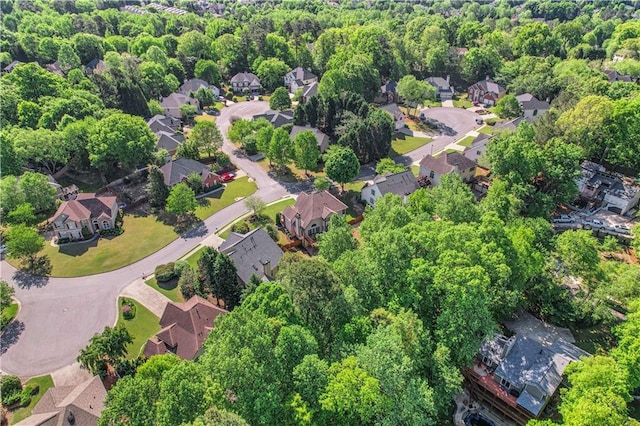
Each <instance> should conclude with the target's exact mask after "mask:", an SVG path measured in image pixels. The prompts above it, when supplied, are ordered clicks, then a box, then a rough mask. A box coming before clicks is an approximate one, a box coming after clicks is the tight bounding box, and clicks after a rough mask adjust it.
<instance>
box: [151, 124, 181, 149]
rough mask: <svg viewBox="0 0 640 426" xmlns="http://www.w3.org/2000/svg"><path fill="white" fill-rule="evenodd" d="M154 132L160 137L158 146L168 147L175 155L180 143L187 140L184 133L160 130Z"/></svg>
mask: <svg viewBox="0 0 640 426" xmlns="http://www.w3.org/2000/svg"><path fill="white" fill-rule="evenodd" d="M154 134H155V135H156V137H157V138H158V142H157V143H156V146H157V147H158V148H159V149H166V150H167V151H168V152H169V155H174V154H175V153H176V150H177V149H178V147H179V146H180V144H181V143H182V142H184V141H185V137H184V135H182V134H180V133H175V132H166V131H163V130H160V131H158V132H155V133H154Z"/></svg>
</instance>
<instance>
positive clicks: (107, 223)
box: [102, 220, 111, 229]
mask: <svg viewBox="0 0 640 426" xmlns="http://www.w3.org/2000/svg"><path fill="white" fill-rule="evenodd" d="M102 229H111V225H110V224H109V222H107V221H106V220H103V221H102Z"/></svg>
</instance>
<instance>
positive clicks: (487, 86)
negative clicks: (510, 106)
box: [476, 77, 506, 94]
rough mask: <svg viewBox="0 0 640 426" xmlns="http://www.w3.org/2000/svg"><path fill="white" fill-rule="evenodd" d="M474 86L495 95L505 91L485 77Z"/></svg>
mask: <svg viewBox="0 0 640 426" xmlns="http://www.w3.org/2000/svg"><path fill="white" fill-rule="evenodd" d="M476 85H478V86H480V87H481V88H482V90H483V91H485V92H491V93H495V94H500V93H504V92H506V89H505V88H504V87H502V86H500V85H499V84H498V83H496V82H494V81H493V80H491V79H490V78H489V77H487V78H486V79H484V80H480V81H479V82H477V83H476Z"/></svg>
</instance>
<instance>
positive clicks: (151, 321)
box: [117, 298, 160, 359]
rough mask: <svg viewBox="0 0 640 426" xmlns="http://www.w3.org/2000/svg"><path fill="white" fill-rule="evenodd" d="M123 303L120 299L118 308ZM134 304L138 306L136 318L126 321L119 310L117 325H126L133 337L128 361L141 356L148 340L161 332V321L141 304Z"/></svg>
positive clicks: (128, 350) (128, 348)
mask: <svg viewBox="0 0 640 426" xmlns="http://www.w3.org/2000/svg"><path fill="white" fill-rule="evenodd" d="M121 301H122V298H120V299H118V307H121V306H122V303H121ZM133 303H134V304H135V305H136V316H135V317H133V319H130V320H126V319H124V318H123V317H122V309H118V323H117V325H124V326H125V328H126V329H127V331H129V333H130V334H131V337H133V343H130V344H129V346H128V347H127V359H134V358H136V357H137V356H138V355H140V352H142V349H143V348H144V345H145V343H146V342H147V339H148V338H149V337H152V336H153V335H155V334H156V333H157V332H158V331H160V319H159V318H158V317H157V316H155V315H153V314H152V313H151V311H150V310H148V309H147V308H145V307H144V306H142V305H141V304H140V303H138V302H136V301H133Z"/></svg>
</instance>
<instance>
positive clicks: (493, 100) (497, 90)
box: [467, 76, 507, 106]
mask: <svg viewBox="0 0 640 426" xmlns="http://www.w3.org/2000/svg"><path fill="white" fill-rule="evenodd" d="M505 93H507V90H506V89H505V88H504V87H502V86H500V85H499V84H498V83H494V82H493V80H491V78H490V77H489V76H487V78H486V79H484V80H481V81H479V82H477V83H475V84H472V85H471V86H469V89H468V90H467V95H468V99H469V100H470V101H473V102H480V103H481V104H484V105H486V106H492V105H495V104H497V103H498V100H499V99H500V98H502V97H503V96H504V95H505Z"/></svg>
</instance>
